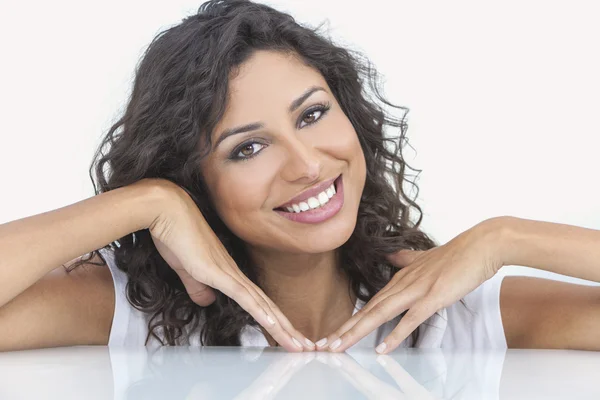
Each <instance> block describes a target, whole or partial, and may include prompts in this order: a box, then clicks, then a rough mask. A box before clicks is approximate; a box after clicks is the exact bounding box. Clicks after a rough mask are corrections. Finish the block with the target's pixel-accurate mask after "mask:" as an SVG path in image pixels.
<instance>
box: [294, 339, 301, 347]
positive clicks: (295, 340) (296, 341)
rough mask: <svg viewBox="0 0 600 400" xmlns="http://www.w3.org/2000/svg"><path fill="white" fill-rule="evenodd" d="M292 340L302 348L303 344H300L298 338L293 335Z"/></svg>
mask: <svg viewBox="0 0 600 400" xmlns="http://www.w3.org/2000/svg"><path fill="white" fill-rule="evenodd" d="M292 342H294V344H295V345H296V346H298V347H300V348H302V345H301V344H300V342H299V341H298V340H297V339H296V338H295V337H293V338H292Z"/></svg>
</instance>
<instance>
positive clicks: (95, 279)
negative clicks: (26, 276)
mask: <svg viewBox="0 0 600 400" xmlns="http://www.w3.org/2000/svg"><path fill="white" fill-rule="evenodd" d="M73 261H75V260H73ZM73 261H71V262H70V263H68V264H67V266H69V265H72V263H73ZM100 263H102V264H103V260H102V259H101V258H100V257H98V256H97V255H96V256H95V257H94V258H92V259H91V260H89V261H87V262H86V263H84V264H82V265H80V266H78V267H76V268H74V269H73V270H71V271H70V272H67V270H66V269H65V267H63V266H60V267H58V268H55V269H54V270H52V271H51V272H49V273H48V274H46V275H45V276H44V277H43V278H42V279H40V280H39V281H37V282H36V283H35V284H33V285H32V286H31V287H29V288H28V289H27V290H25V291H24V292H23V293H21V294H20V295H18V296H17V297H15V298H14V299H13V300H12V301H11V302H9V303H8V304H6V305H4V306H3V307H0V331H2V332H3V335H2V337H0V351H7V350H19V349H31V348H43V347H57V346H74V345H106V344H108V338H109V335H110V329H111V325H112V319H113V315H114V308H115V300H114V299H115V293H114V287H113V280H112V275H111V273H110V270H109V268H108V266H106V265H93V264H100Z"/></svg>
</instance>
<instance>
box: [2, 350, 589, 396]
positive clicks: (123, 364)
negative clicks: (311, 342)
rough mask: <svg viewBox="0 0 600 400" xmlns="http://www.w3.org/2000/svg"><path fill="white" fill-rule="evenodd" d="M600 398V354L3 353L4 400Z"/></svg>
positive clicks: (415, 351)
mask: <svg viewBox="0 0 600 400" xmlns="http://www.w3.org/2000/svg"><path fill="white" fill-rule="evenodd" d="M365 398H370V399H439V398H441V399H477V400H485V399H528V400H535V399H596V400H597V399H600V352H584V351H566V350H508V351H506V352H504V351H475V352H470V351H464V350H462V351H461V350H453V351H448V350H419V349H403V350H397V351H395V352H393V353H392V354H390V355H388V356H379V355H377V354H376V353H375V352H374V351H373V350H370V349H369V350H365V349H356V350H354V349H350V350H349V351H348V352H347V353H345V354H330V353H323V352H318V353H299V354H292V353H287V352H286V351H285V350H282V349H278V348H265V349H263V348H239V347H204V348H198V347H163V348H161V349H158V350H156V351H155V352H152V351H150V350H148V349H146V348H144V347H142V348H113V347H111V348H108V347H104V346H81V347H65V348H54V349H42V350H28V351H18V352H7V353H0V399H2V400H8V399H61V400H65V399H131V400H137V399H161V400H165V399H310V400H317V399H365Z"/></svg>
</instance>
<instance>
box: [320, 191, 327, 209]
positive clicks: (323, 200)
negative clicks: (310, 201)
mask: <svg viewBox="0 0 600 400" xmlns="http://www.w3.org/2000/svg"><path fill="white" fill-rule="evenodd" d="M318 199H319V203H321V205H322V206H324V205H325V204H327V203H328V202H329V197H327V195H326V194H325V192H321V193H319V197H318Z"/></svg>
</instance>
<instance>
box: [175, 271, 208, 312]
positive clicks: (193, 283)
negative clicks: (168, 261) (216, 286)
mask: <svg viewBox="0 0 600 400" xmlns="http://www.w3.org/2000/svg"><path fill="white" fill-rule="evenodd" d="M174 271H175V272H176V273H177V275H179V279H181V282H182V283H183V286H185V290H186V291H187V292H188V294H189V295H190V298H191V299H192V301H193V302H194V303H196V304H198V305H199V306H202V307H208V306H209V305H211V304H212V303H214V301H215V300H216V299H217V296H216V294H215V291H214V290H213V289H212V288H211V287H210V286H208V285H205V284H204V283H202V282H199V281H197V280H196V279H194V278H193V277H192V276H191V275H190V274H189V272H187V271H186V270H185V269H176V270H174Z"/></svg>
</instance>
